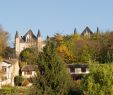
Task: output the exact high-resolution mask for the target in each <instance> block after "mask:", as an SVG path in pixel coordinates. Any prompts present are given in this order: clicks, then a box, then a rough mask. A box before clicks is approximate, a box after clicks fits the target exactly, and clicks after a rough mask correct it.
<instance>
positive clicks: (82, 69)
mask: <svg viewBox="0 0 113 95" xmlns="http://www.w3.org/2000/svg"><path fill="white" fill-rule="evenodd" d="M67 69H68V72H69V73H70V74H71V76H72V78H73V79H74V80H77V79H80V78H81V75H84V74H89V67H88V65H87V64H68V65H67Z"/></svg>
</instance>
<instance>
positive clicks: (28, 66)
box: [21, 65, 37, 71]
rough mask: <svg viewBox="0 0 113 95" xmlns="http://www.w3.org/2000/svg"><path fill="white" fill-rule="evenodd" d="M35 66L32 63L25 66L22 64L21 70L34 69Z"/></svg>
mask: <svg viewBox="0 0 113 95" xmlns="http://www.w3.org/2000/svg"><path fill="white" fill-rule="evenodd" d="M36 67H37V66H33V65H26V66H24V67H23V68H22V69H21V71H35V68H36Z"/></svg>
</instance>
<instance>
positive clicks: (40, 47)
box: [37, 30, 43, 51]
mask: <svg viewBox="0 0 113 95" xmlns="http://www.w3.org/2000/svg"><path fill="white" fill-rule="evenodd" d="M37 48H38V51H42V48H43V40H42V37H41V33H40V30H38V34H37Z"/></svg>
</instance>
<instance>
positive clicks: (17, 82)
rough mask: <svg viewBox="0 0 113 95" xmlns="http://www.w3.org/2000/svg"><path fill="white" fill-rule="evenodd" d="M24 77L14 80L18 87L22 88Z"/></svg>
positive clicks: (17, 77) (16, 77)
mask: <svg viewBox="0 0 113 95" xmlns="http://www.w3.org/2000/svg"><path fill="white" fill-rule="evenodd" d="M23 80H24V79H23V77H22V76H15V78H14V83H15V85H16V86H21V85H22V82H23Z"/></svg>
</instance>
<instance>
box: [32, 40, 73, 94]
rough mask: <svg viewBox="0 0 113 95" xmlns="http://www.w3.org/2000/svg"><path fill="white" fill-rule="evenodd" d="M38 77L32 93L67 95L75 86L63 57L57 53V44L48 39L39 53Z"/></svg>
mask: <svg viewBox="0 0 113 95" xmlns="http://www.w3.org/2000/svg"><path fill="white" fill-rule="evenodd" d="M37 65H38V67H39V71H37V77H36V78H35V82H34V88H33V91H32V92H31V94H32V95H67V94H68V92H69V90H70V89H71V87H72V86H73V84H72V80H71V77H70V75H69V74H68V72H67V70H66V66H65V64H64V63H63V61H62V59H61V58H60V57H59V56H58V54H57V53H56V48H55V44H54V43H53V42H51V41H48V42H47V44H46V46H45V47H44V49H43V52H41V53H40V54H39V57H38V61H37Z"/></svg>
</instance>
